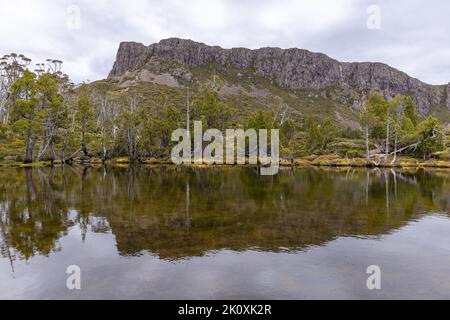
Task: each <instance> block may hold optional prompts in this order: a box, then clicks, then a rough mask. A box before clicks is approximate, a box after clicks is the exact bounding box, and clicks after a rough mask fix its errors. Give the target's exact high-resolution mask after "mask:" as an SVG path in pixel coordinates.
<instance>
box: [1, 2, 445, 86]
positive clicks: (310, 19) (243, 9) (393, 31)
mask: <svg viewBox="0 0 450 320" xmlns="http://www.w3.org/2000/svg"><path fill="white" fill-rule="evenodd" d="M373 4H374V5H378V6H379V7H380V9H381V29H380V30H369V29H368V28H367V27H366V21H367V19H368V14H367V12H366V10H367V8H368V6H369V5H373ZM70 5H76V6H78V7H79V8H80V10H81V16H80V17H81V29H79V30H72V29H69V28H67V26H66V23H67V19H68V18H69V17H68V16H67V12H66V10H67V8H68V6H70ZM0 7H2V11H1V12H0V27H1V28H2V30H8V32H2V33H1V34H0V54H4V53H9V52H11V51H15V52H21V53H24V54H26V55H28V56H30V57H32V58H33V59H34V60H35V62H38V61H42V60H44V59H46V58H48V57H55V58H60V59H62V60H63V61H65V71H66V72H68V73H69V74H70V75H71V77H72V78H73V79H74V80H75V81H76V82H80V81H84V80H86V79H90V80H95V79H101V78H104V77H106V75H107V74H108V71H109V70H110V68H111V66H112V64H113V62H114V58H115V54H116V50H117V47H118V45H119V42H120V41H128V40H129V41H139V42H143V43H145V44H150V43H152V42H156V41H159V40H161V39H162V38H167V37H182V38H191V39H193V40H196V41H201V42H205V43H207V44H211V45H221V46H223V47H236V46H242V47H249V48H258V47H263V46H277V47H284V48H286V47H299V48H304V49H308V50H311V51H316V52H323V53H325V54H327V55H329V56H331V57H333V58H336V59H338V60H342V61H380V62H384V63H388V64H390V65H392V66H393V67H396V68H398V69H400V70H402V71H405V72H407V73H408V74H410V75H412V76H414V77H417V78H419V79H421V80H423V81H426V82H429V83H434V84H442V83H447V82H448V81H450V60H449V59H448V56H449V55H450V41H449V40H450V20H449V19H448V18H447V17H446V15H447V13H448V12H450V2H448V1H446V0H429V1H427V2H424V1H419V0H397V1H388V0H378V1H376V0H374V1H370V0H362V1H358V0H335V1H333V0H328V1H327V0H316V1H307V0H281V1H279V0H277V1H270V0H266V1H264V0H258V1H257V0H249V1H237V0H228V1H227V0H216V1H209V0H190V1H181V0H169V1H156V0H150V1H144V0H128V1H113V0H97V1H88V0H72V1H69V0H66V1H56V0H55V1H52V0H42V1H39V2H38V1H32V0H16V1H15V2H12V1H9V0H0Z"/></svg>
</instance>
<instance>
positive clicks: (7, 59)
mask: <svg viewBox="0 0 450 320" xmlns="http://www.w3.org/2000/svg"><path fill="white" fill-rule="evenodd" d="M30 63H31V59H29V58H27V57H25V56H24V55H23V54H16V53H11V54H8V55H5V56H3V57H1V58H0V123H2V124H8V122H9V118H10V111H11V108H10V105H9V104H8V100H9V97H10V89H11V86H12V85H13V83H14V82H15V81H16V80H17V79H19V78H20V77H21V76H22V74H23V72H24V71H25V70H26V68H27V67H28V66H29V64H30Z"/></svg>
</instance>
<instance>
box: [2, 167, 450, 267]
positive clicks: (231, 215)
mask: <svg viewBox="0 0 450 320" xmlns="http://www.w3.org/2000/svg"><path fill="white" fill-rule="evenodd" d="M449 182H450V173H449V172H426V171H417V172H415V173H411V172H410V173H408V172H398V171H397V172H395V171H390V170H389V171H382V170H370V171H366V170H356V169H350V170H331V169H329V170H326V169H295V170H284V171H282V172H281V173H280V174H279V175H277V176H274V177H261V176H258V175H257V174H256V173H255V172H254V171H253V170H252V169H239V168H225V169H219V168H210V169H191V168H174V167H167V168H144V167H128V168H87V167H85V168H83V167H68V166H66V167H64V168H52V169H26V170H25V169H17V170H1V171H0V214H1V215H0V223H1V224H0V228H1V233H0V239H1V240H2V245H1V248H2V255H3V256H5V257H9V258H10V259H12V260H14V259H15V258H17V257H20V258H26V259H28V258H30V257H31V256H33V255H48V254H49V253H50V252H52V251H55V250H60V244H59V242H58V240H59V238H60V237H61V236H63V235H65V234H66V233H67V231H68V229H69V228H70V227H71V226H73V225H78V226H79V227H80V228H81V230H82V232H83V238H84V236H85V234H86V233H87V232H98V233H101V232H109V231H111V232H112V233H113V234H114V235H115V237H116V241H117V248H118V251H119V252H120V254H123V255H136V254H139V253H140V252H141V251H143V250H147V251H150V252H152V253H154V254H156V255H159V256H160V257H161V258H165V259H176V258H183V257H189V256H195V255H201V254H203V253H205V252H207V251H210V250H220V249H224V248H227V249H233V250H245V249H248V248H253V249H255V248H256V249H260V250H271V251H280V250H301V249H303V248H305V247H307V246H311V245H321V244H323V243H325V242H327V241H330V240H332V239H334V238H336V237H338V236H349V235H350V236H377V235H381V234H386V233H389V232H391V231H393V230H395V229H398V228H399V227H402V226H404V225H406V224H407V223H408V222H410V221H411V220H412V219H416V218H418V217H420V215H422V214H424V213H427V212H431V211H439V212H448V211H449V208H450V200H449V199H450V188H448V184H449Z"/></svg>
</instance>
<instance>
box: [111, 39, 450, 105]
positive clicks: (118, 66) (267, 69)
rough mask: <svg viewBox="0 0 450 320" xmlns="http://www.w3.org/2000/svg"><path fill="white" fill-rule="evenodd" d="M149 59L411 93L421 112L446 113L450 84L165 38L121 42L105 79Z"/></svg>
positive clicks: (304, 56)
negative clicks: (439, 110)
mask: <svg viewBox="0 0 450 320" xmlns="http://www.w3.org/2000/svg"><path fill="white" fill-rule="evenodd" d="M152 60H158V61H170V62H175V63H178V64H180V65H182V66H187V67H190V66H200V65H207V64H211V63H218V64H220V65H222V66H224V67H230V68H236V69H252V70H254V73H255V74H256V75H258V76H261V77H263V78H266V79H269V80H271V81H273V82H274V83H275V84H277V85H278V86H280V87H283V88H287V89H293V90H297V89H305V88H311V89H325V88H329V87H339V88H341V89H343V90H351V91H353V92H358V94H359V95H365V94H366V93H368V92H370V91H373V90H376V91H380V92H382V93H383V94H384V95H385V96H386V97H394V96H395V95H397V94H411V95H413V96H414V100H415V104H416V108H417V110H418V111H419V112H420V113H422V114H426V113H428V112H429V111H430V108H431V106H432V105H437V104H440V105H445V106H446V107H447V108H448V109H449V110H450V83H449V84H447V85H445V84H444V85H431V84H427V83H425V82H423V81H421V80H419V79H417V78H414V77H411V76H409V75H408V74H406V73H405V72H403V71H401V70H398V69H396V68H393V67H391V66H389V65H387V64H385V63H381V62H340V61H338V60H336V59H333V58H331V57H329V56H327V55H326V54H324V53H317V52H311V51H308V50H305V49H298V48H290V49H281V48H277V47H263V48H260V49H247V48H242V47H238V48H231V49H223V48H221V47H219V46H209V45H206V44H204V43H201V42H195V41H193V40H188V39H180V38H168V39H164V40H161V41H160V42H157V43H153V44H150V45H148V46H145V45H144V44H142V43H138V42H121V43H120V45H119V49H118V52H117V55H116V61H115V62H114V65H113V68H112V70H111V72H110V73H109V75H108V79H114V78H116V77H120V76H123V75H124V74H125V73H126V72H128V71H130V70H138V69H151V68H152V67H151V65H152V64H151V63H149V61H152ZM177 73H178V74H177V75H178V76H179V77H182V78H183V79H184V80H186V81H188V82H189V81H192V75H190V74H189V71H188V70H186V69H182V70H181V71H180V70H178V71H177Z"/></svg>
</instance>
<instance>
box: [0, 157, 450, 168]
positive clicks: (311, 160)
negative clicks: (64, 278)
mask: <svg viewBox="0 0 450 320" xmlns="http://www.w3.org/2000/svg"><path fill="white" fill-rule="evenodd" d="M391 161H392V159H389V161H388V162H387V163H377V162H375V161H374V160H370V161H367V160H366V159H363V158H341V157H338V156H334V155H325V156H317V157H315V156H311V157H305V158H296V159H292V160H287V159H280V168H290V167H291V168H292V167H338V168H346V167H347V168H413V169H414V168H415V169H421V168H429V169H433V168H435V169H450V161H445V160H437V159H429V160H421V159H417V158H408V157H399V158H398V159H397V161H396V162H395V163H394V164H392V163H391ZM72 164H75V165H86V166H88V165H92V166H103V165H112V166H117V167H120V166H123V167H126V166H129V165H134V164H135V165H144V166H172V167H193V168H208V167H223V168H227V167H248V166H254V165H251V164H232V165H228V164H206V163H204V164H181V165H176V164H173V163H172V162H171V161H168V160H163V159H145V160H141V161H130V160H129V159H128V158H114V159H111V160H106V161H102V160H101V159H97V158H92V159H90V160H89V161H86V160H78V159H77V160H75V161H74V162H73V163H72ZM59 166H62V162H61V161H54V162H53V163H52V162H51V161H39V162H33V163H21V162H10V161H0V168H43V167H59Z"/></svg>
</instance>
